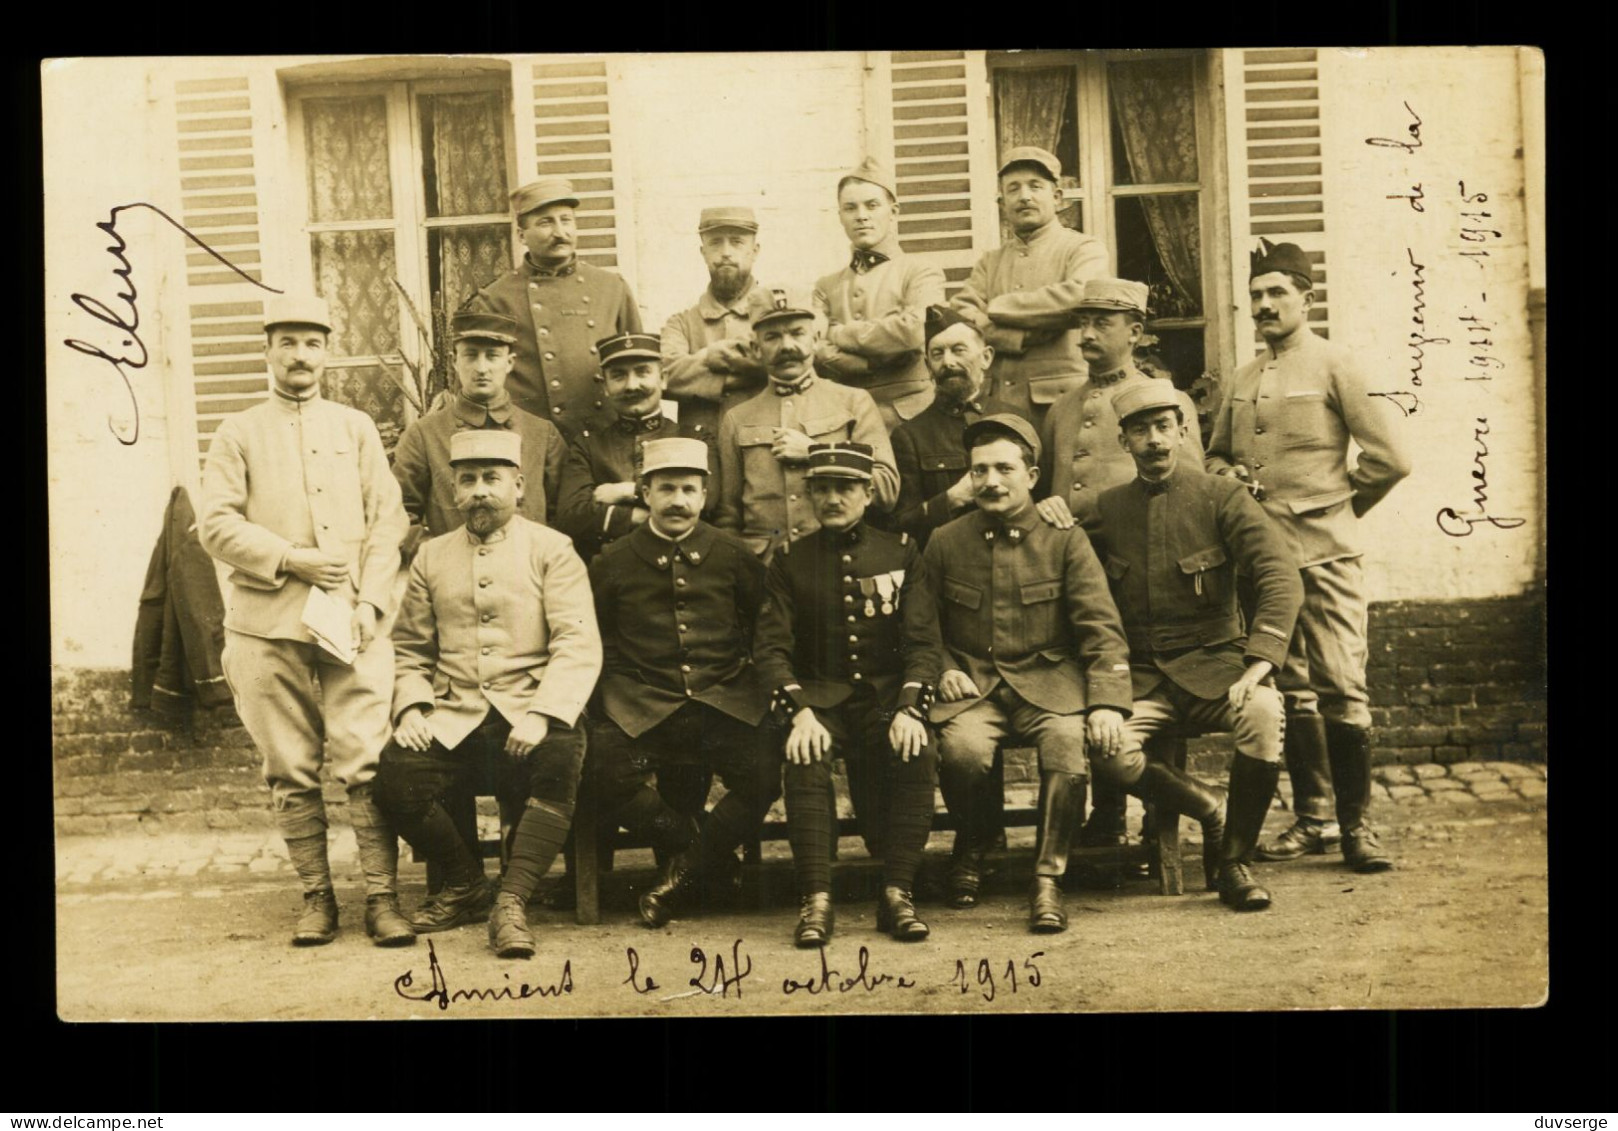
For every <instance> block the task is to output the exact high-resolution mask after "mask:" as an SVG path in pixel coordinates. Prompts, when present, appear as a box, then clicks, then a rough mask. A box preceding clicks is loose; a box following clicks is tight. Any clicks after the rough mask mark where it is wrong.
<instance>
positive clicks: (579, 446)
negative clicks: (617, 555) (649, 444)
mask: <svg viewBox="0 0 1618 1131" xmlns="http://www.w3.org/2000/svg"><path fill="white" fill-rule="evenodd" d="M694 431H695V429H694V428H691V427H689V426H687V425H684V424H676V423H674V421H672V420H670V419H669V418H668V417H666V416H664V415H663V414H662V413H654V414H653V415H652V416H650V417H648V418H646V419H645V420H632V419H629V418H627V417H620V418H619V419H617V420H615V421H613V422H612V423H611V424H608V425H606V426H604V427H602V426H598V427H591V428H586V429H585V430H584V431H583V432H581V433H580V434H579V435H577V436H575V437H574V438H573V442H572V443H571V444H569V445H568V450H567V461H566V463H564V464H563V465H562V489H561V498H560V499H559V500H558V504H557V517H556V522H555V526H556V528H557V529H558V530H560V531H562V532H563V533H564V534H566V535H568V536H569V537H570V538H572V539H573V544H574V545H575V546H577V547H578V549H579V552H580V553H581V554H583V555H584V557H585V559H586V560H588V559H590V558H593V557H595V555H596V554H597V553H599V552H600V551H601V547H603V546H605V545H606V544H607V543H609V542H611V541H613V540H614V539H616V538H621V537H623V536H624V535H625V534H628V533H629V532H630V531H631V530H633V529H634V528H635V526H636V523H635V521H634V518H633V515H634V512H635V508H634V507H633V506H630V505H628V504H624V503H614V504H613V505H612V506H603V505H602V504H601V503H598V502H596V501H595V489H596V488H597V487H599V486H600V485H601V484H603V483H633V482H635V481H636V480H637V479H639V477H640V463H639V458H640V450H641V448H642V447H644V446H645V444H646V441H648V440H666V439H668V438H669V437H671V436H685V437H691V436H692V434H693V432H694ZM712 446H713V445H712V438H711V437H710V438H709V448H710V450H711V448H712ZM711 458H712V457H711V456H710V459H711Z"/></svg>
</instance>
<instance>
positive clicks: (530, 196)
mask: <svg viewBox="0 0 1618 1131" xmlns="http://www.w3.org/2000/svg"><path fill="white" fill-rule="evenodd" d="M547 204H571V205H572V206H573V207H575V208H577V207H578V206H579V198H578V196H577V195H576V194H575V193H574V192H573V182H572V181H570V180H568V179H567V178H566V177H543V178H541V179H540V180H537V181H532V182H530V183H529V184H526V185H523V186H522V188H520V189H517V190H516V191H515V192H513V193H512V194H511V214H512V215H513V216H515V217H517V219H519V220H521V219H522V218H523V217H524V216H525V215H527V214H528V213H530V212H532V211H533V210H534V209H536V208H544V207H545V206H546V205H547Z"/></svg>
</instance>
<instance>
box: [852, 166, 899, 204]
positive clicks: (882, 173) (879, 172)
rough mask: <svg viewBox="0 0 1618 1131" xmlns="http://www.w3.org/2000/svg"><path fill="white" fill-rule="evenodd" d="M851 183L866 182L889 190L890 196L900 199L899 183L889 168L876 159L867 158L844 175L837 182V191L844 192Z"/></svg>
mask: <svg viewBox="0 0 1618 1131" xmlns="http://www.w3.org/2000/svg"><path fill="white" fill-rule="evenodd" d="M849 181H866V182H868V183H870V184H873V185H876V186H877V187H879V188H884V189H887V190H888V196H890V197H892V198H894V199H898V196H899V182H898V181H897V180H895V179H894V176H893V173H892V172H890V171H889V169H888V167H887V166H886V165H884V164H882V162H880V161H878V160H877V159H876V158H875V157H867V158H866V159H865V160H863V161H861V162H860V163H859V164H858V165H856V166H854V168H852V169H850V170H849V171H848V172H846V173H844V174H843V175H842V176H841V177H840V178H838V181H837V191H838V192H842V191H843V186H844V185H846V184H848V182H849Z"/></svg>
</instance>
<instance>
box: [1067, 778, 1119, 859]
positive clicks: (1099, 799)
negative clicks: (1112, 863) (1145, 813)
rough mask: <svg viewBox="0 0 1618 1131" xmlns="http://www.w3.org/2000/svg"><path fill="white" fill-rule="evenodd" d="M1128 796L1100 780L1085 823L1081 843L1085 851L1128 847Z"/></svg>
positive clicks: (1093, 792) (1080, 837)
mask: <svg viewBox="0 0 1618 1131" xmlns="http://www.w3.org/2000/svg"><path fill="white" fill-rule="evenodd" d="M1128 810H1129V794H1127V793H1125V792H1124V791H1123V790H1121V789H1119V788H1118V787H1117V786H1115V785H1113V784H1112V783H1111V782H1109V781H1107V780H1106V779H1104V778H1103V779H1098V780H1097V781H1096V786H1095V789H1093V790H1092V791H1091V793H1090V819H1089V820H1087V821H1085V822H1084V830H1083V831H1082V832H1080V833H1079V843H1080V844H1081V845H1083V846H1084V847H1085V848H1105V847H1122V846H1123V845H1125V844H1127V843H1128V840H1129V830H1128V829H1127V828H1126V827H1125V818H1126V816H1127V814H1128Z"/></svg>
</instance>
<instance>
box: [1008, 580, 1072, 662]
mask: <svg viewBox="0 0 1618 1131" xmlns="http://www.w3.org/2000/svg"><path fill="white" fill-rule="evenodd" d="M1017 595H1018V598H1019V599H1020V601H1021V603H1022V623H1023V638H1024V639H1025V640H1026V641H1027V642H1028V643H1029V644H1030V645H1032V646H1034V647H1036V648H1037V647H1040V646H1041V645H1044V644H1049V643H1051V642H1053V641H1055V640H1056V639H1057V629H1058V624H1057V617H1058V614H1059V613H1060V612H1061V600H1060V598H1061V596H1062V579H1061V578H1059V577H1050V578H1045V579H1044V580H1041V581H1028V582H1024V583H1023V584H1022V585H1020V586H1018V589H1017Z"/></svg>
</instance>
